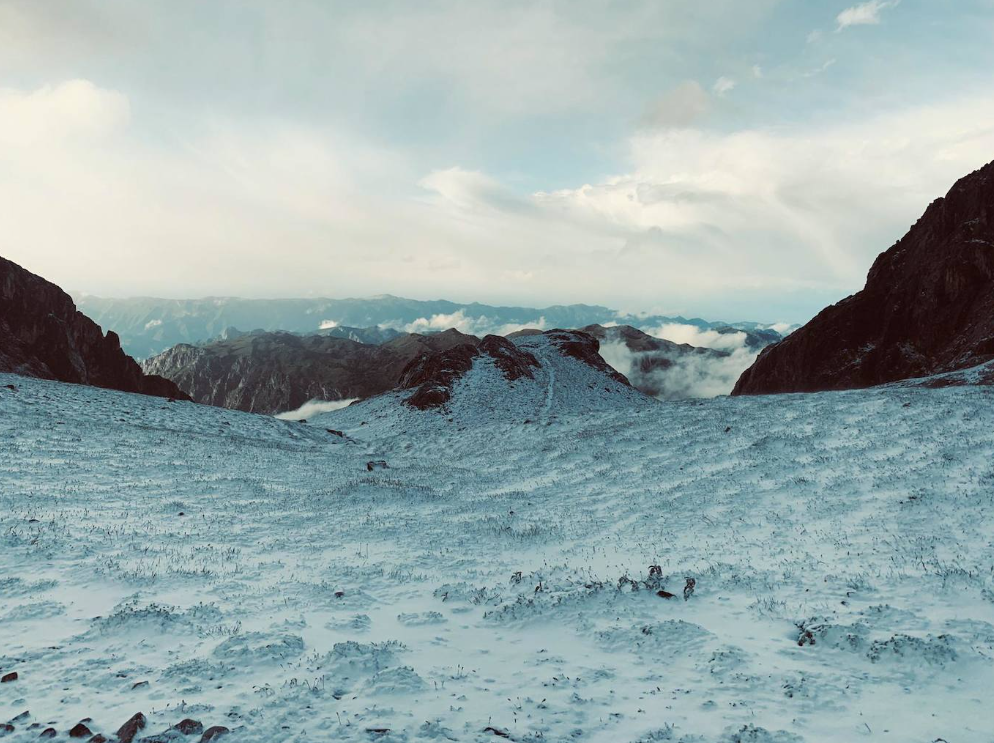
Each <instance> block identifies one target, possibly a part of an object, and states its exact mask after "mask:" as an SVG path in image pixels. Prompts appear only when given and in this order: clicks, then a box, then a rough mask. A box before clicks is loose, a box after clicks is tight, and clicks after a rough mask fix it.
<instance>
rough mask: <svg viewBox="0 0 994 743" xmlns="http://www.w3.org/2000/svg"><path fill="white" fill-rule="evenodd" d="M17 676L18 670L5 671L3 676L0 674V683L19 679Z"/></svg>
mask: <svg viewBox="0 0 994 743" xmlns="http://www.w3.org/2000/svg"><path fill="white" fill-rule="evenodd" d="M17 678H18V677H17V671H11V672H10V673H5V674H4V675H3V676H0V684H9V683H10V682H12V681H17Z"/></svg>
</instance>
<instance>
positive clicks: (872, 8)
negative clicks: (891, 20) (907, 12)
mask: <svg viewBox="0 0 994 743" xmlns="http://www.w3.org/2000/svg"><path fill="white" fill-rule="evenodd" d="M899 2H900V0H869V2H865V3H860V4H859V5H853V6H852V7H850V8H846V9H845V10H843V11H842V12H841V13H839V15H838V16H837V17H836V19H835V21H836V23H837V24H838V25H837V28H836V30H838V31H842V30H844V29H847V28H849V27H850V26H875V25H877V24H879V23H880V13H881V11H883V10H885V9H887V8H893V7H895V6H896V5H897V4H898V3H899Z"/></svg>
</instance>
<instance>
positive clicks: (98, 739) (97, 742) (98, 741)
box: [87, 733, 107, 743]
mask: <svg viewBox="0 0 994 743" xmlns="http://www.w3.org/2000/svg"><path fill="white" fill-rule="evenodd" d="M87 743H107V736H106V735H102V734H100V733H97V734H96V735H94V736H93V737H92V738H90V740H89V741H87Z"/></svg>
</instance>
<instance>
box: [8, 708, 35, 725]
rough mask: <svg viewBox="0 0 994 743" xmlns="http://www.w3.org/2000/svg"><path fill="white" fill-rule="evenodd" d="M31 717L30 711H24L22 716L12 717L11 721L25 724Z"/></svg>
mask: <svg viewBox="0 0 994 743" xmlns="http://www.w3.org/2000/svg"><path fill="white" fill-rule="evenodd" d="M29 717H31V712H30V710H24V711H23V712H22V713H21V714H19V715H18V716H17V717H11V718H10V721H11V722H24V721H25V720H27V719H28V718H29Z"/></svg>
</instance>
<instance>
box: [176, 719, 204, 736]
mask: <svg viewBox="0 0 994 743" xmlns="http://www.w3.org/2000/svg"><path fill="white" fill-rule="evenodd" d="M173 730H178V731H180V732H181V733H183V735H197V734H199V733H202V732H204V726H203V724H202V723H201V722H200V721H199V720H191V719H190V718H187V719H185V720H181V721H179V722H177V723H176V724H175V725H173Z"/></svg>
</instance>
